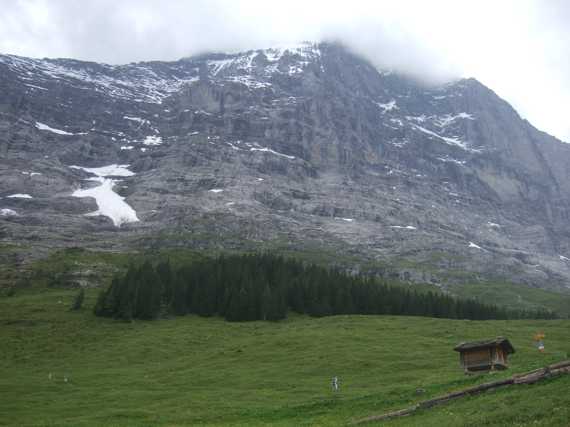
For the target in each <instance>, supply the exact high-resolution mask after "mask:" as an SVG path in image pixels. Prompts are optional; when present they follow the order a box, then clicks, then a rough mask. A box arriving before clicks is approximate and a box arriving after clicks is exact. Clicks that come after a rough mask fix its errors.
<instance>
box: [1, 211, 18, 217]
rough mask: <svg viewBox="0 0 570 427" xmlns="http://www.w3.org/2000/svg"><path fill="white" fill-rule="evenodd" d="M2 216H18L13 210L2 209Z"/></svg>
mask: <svg viewBox="0 0 570 427" xmlns="http://www.w3.org/2000/svg"><path fill="white" fill-rule="evenodd" d="M0 216H18V214H17V213H16V211H13V210H12V209H0Z"/></svg>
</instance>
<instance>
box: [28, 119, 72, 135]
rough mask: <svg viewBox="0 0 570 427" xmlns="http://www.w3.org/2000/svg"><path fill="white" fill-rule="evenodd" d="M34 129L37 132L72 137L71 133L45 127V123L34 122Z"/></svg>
mask: <svg viewBox="0 0 570 427" xmlns="http://www.w3.org/2000/svg"><path fill="white" fill-rule="evenodd" d="M36 128H38V129H39V130H46V131H48V132H51V133H56V134H58V135H74V134H73V133H71V132H66V131H64V130H61V129H55V128H52V127H50V126H48V125H46V124H45V123H40V122H36Z"/></svg>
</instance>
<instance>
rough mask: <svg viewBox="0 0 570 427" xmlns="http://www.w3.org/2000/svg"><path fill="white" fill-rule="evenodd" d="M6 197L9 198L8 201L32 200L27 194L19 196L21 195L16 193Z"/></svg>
mask: <svg viewBox="0 0 570 427" xmlns="http://www.w3.org/2000/svg"><path fill="white" fill-rule="evenodd" d="M6 197H7V198H10V199H32V198H33V197H32V196H30V195H29V194H21V193H18V194H11V195H9V196H6Z"/></svg>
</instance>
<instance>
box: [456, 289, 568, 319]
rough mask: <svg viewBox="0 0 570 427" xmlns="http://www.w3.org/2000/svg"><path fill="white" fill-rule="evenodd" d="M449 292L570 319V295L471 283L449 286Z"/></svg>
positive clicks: (542, 290) (462, 296) (463, 296)
mask: <svg viewBox="0 0 570 427" xmlns="http://www.w3.org/2000/svg"><path fill="white" fill-rule="evenodd" d="M448 290H449V291H450V292H451V293H452V294H454V295H457V296H458V297H461V298H476V299H478V300H481V301H487V302H493V303H494V304H497V305H502V306H506V307H509V308H519V309H520V308H523V309H536V308H547V309H550V310H553V311H555V312H557V313H558V314H560V315H561V316H563V317H570V294H568V293H566V294H563V293H557V292H552V291H548V290H544V289H537V288H531V287H528V286H525V285H515V284H510V283H495V282H489V283H471V284H465V285H455V286H448Z"/></svg>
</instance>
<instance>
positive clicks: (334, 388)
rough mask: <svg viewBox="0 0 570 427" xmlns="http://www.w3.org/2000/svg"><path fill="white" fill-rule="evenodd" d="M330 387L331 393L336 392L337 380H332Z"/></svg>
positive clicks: (334, 378)
mask: <svg viewBox="0 0 570 427" xmlns="http://www.w3.org/2000/svg"><path fill="white" fill-rule="evenodd" d="M331 386H332V389H333V391H338V378H337V377H333V378H332V382H331Z"/></svg>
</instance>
